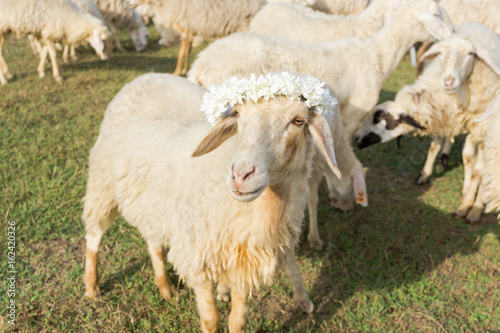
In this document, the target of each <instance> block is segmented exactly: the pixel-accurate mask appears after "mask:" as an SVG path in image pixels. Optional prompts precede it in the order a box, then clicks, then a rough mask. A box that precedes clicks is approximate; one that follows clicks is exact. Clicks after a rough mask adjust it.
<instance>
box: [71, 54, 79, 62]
mask: <svg viewBox="0 0 500 333" xmlns="http://www.w3.org/2000/svg"><path fill="white" fill-rule="evenodd" d="M70 59H71V61H77V60H78V57H77V56H75V55H74V56H71V57H70Z"/></svg>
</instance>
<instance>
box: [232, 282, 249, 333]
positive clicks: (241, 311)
mask: <svg viewBox="0 0 500 333" xmlns="http://www.w3.org/2000/svg"><path fill="white" fill-rule="evenodd" d="M247 297H248V291H247V290H243V291H241V290H238V289H237V288H232V290H231V313H230V314H229V321H228V322H229V332H231V333H240V332H245V325H246V312H247Z"/></svg>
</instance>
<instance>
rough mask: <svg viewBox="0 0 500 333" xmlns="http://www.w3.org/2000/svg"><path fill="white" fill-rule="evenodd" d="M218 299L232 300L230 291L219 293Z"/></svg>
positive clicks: (222, 300)
mask: <svg viewBox="0 0 500 333" xmlns="http://www.w3.org/2000/svg"><path fill="white" fill-rule="evenodd" d="M217 300H218V301H220V302H226V303H227V302H229V301H230V300H231V294H230V293H220V292H218V293H217Z"/></svg>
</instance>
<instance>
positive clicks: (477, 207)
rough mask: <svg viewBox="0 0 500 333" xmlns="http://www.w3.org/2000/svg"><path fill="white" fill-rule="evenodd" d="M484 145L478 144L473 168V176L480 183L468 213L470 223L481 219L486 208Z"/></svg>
mask: <svg viewBox="0 0 500 333" xmlns="http://www.w3.org/2000/svg"><path fill="white" fill-rule="evenodd" d="M483 147H484V145H483V143H480V144H479V145H478V148H477V150H478V151H477V159H476V163H474V170H473V175H472V178H473V179H474V181H477V182H479V185H478V190H477V194H476V200H475V201H474V204H473V205H472V208H471V209H470V211H469V213H468V214H467V221H468V222H469V223H476V222H478V221H479V220H480V219H481V215H482V213H483V209H484V202H483V186H482V184H481V179H482V174H483V167H484V150H483Z"/></svg>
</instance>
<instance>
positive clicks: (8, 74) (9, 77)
mask: <svg viewBox="0 0 500 333" xmlns="http://www.w3.org/2000/svg"><path fill="white" fill-rule="evenodd" d="M12 77H13V76H12V74H10V73H9V72H7V73H5V78H6V79H7V80H10V79H12ZM5 83H7V82H5Z"/></svg>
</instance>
